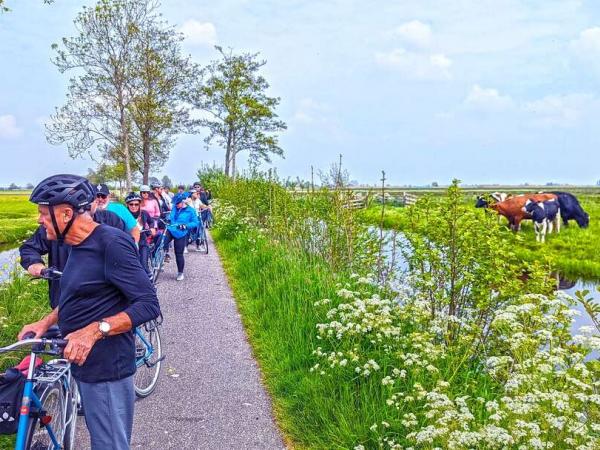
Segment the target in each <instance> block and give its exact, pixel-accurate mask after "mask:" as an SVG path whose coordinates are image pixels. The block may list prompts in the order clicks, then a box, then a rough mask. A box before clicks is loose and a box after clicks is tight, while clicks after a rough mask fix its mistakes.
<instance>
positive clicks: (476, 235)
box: [403, 180, 550, 341]
mask: <svg viewBox="0 0 600 450" xmlns="http://www.w3.org/2000/svg"><path fill="white" fill-rule="evenodd" d="M404 236H405V238H406V244H404V246H403V250H404V256H405V257H406V259H407V261H408V264H409V267H410V268H411V274H412V275H413V276H414V278H415V286H416V287H417V289H419V290H420V291H421V292H424V293H425V296H426V297H427V298H428V299H429V302H430V306H429V309H430V313H431V316H432V318H434V317H435V316H436V315H437V314H439V313H445V314H449V315H451V316H456V317H457V319H459V320H462V319H465V318H472V317H474V316H476V317H477V324H478V326H479V327H480V330H481V332H482V334H483V330H485V329H486V328H487V327H488V326H489V322H490V320H491V318H493V316H494V313H495V311H496V310H497V309H498V308H499V307H500V306H502V305H503V304H505V303H506V302H507V301H510V300H511V299H513V298H515V296H518V295H519V294H521V293H522V292H530V293H538V292H547V291H548V290H549V288H550V286H549V285H548V286H547V285H546V283H545V282H546V278H547V277H546V274H547V273H549V268H548V267H544V266H540V265H539V264H533V263H532V264H527V265H525V264H523V263H522V262H521V261H520V260H519V258H518V257H517V256H516V255H515V253H514V251H513V246H512V245H511V244H510V243H509V242H507V241H506V240H504V239H502V232H501V230H500V229H499V228H498V227H497V226H496V220H495V218H494V217H492V216H491V215H486V214H481V211H478V210H476V209H474V208H473V207H472V206H471V205H468V204H465V203H464V201H463V193H462V192H461V190H460V188H459V186H458V181H457V180H454V181H453V183H452V185H451V186H450V187H449V188H448V191H447V195H446V196H444V197H443V198H442V199H441V200H433V199H432V198H431V197H428V196H425V197H423V198H422V199H421V200H419V201H418V202H417V204H416V205H414V206H413V207H411V208H408V212H407V224H406V227H405V228H404ZM524 277H526V281H523V280H524ZM461 331H462V330H461V326H460V324H457V325H455V326H452V327H451V329H449V330H448V333H447V335H446V336H445V339H446V341H452V340H454V339H456V338H457V337H458V336H459V335H460V334H461Z"/></svg>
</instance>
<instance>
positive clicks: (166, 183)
mask: <svg viewBox="0 0 600 450" xmlns="http://www.w3.org/2000/svg"><path fill="white" fill-rule="evenodd" d="M162 184H163V186H164V187H167V188H169V189H170V188H172V187H173V182H172V181H171V179H170V178H169V177H168V176H167V175H165V176H164V177H162Z"/></svg>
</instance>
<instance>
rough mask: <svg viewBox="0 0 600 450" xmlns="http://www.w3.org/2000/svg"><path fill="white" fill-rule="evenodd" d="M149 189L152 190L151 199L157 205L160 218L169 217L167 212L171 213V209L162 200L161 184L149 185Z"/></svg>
mask: <svg viewBox="0 0 600 450" xmlns="http://www.w3.org/2000/svg"><path fill="white" fill-rule="evenodd" d="M150 187H151V188H152V198H154V199H155V200H156V201H157V203H158V207H159V209H160V216H161V218H163V219H165V218H167V217H168V216H169V212H170V211H171V208H170V207H169V204H168V203H167V202H166V200H165V199H164V198H163V195H162V193H163V185H162V183H161V182H155V183H151V184H150Z"/></svg>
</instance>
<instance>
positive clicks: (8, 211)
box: [0, 192, 37, 246]
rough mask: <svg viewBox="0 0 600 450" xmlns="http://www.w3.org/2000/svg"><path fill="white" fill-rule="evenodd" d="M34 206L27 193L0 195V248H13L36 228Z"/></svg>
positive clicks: (35, 210)
mask: <svg viewBox="0 0 600 450" xmlns="http://www.w3.org/2000/svg"><path fill="white" fill-rule="evenodd" d="M36 215H37V209H36V206H35V205H34V204H32V203H30V202H29V196H28V193H20V194H14V193H12V192H11V193H2V194H0V246H13V245H16V244H18V243H19V242H21V241H22V240H23V239H25V238H26V237H27V236H28V235H29V234H30V233H32V232H33V231H34V230H35V229H36V228H37V223H36Z"/></svg>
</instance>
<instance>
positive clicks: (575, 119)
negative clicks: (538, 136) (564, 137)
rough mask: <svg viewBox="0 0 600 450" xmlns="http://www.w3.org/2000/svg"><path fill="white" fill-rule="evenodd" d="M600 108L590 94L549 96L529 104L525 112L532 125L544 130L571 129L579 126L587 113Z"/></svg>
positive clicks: (525, 105) (526, 104)
mask: <svg viewBox="0 0 600 450" xmlns="http://www.w3.org/2000/svg"><path fill="white" fill-rule="evenodd" d="M597 106H598V100H597V99H596V98H595V97H594V96H592V95H589V94H568V95H549V96H546V97H544V98H541V99H539V100H534V101H531V102H527V103H525V104H524V105H523V109H524V111H526V112H527V113H529V114H530V115H531V121H532V122H531V123H532V124H533V125H535V126H539V127H542V128H554V127H561V128H569V127H573V126H575V125H577V124H578V123H579V121H580V120H581V119H582V118H583V116H584V115H586V112H588V111H590V110H591V109H592V108H594V107H597Z"/></svg>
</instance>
